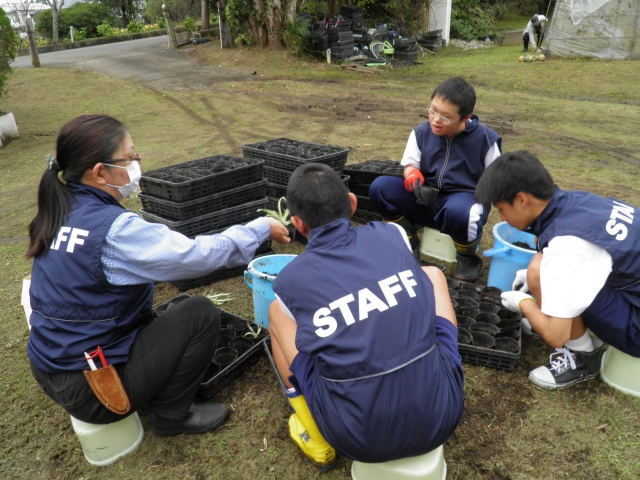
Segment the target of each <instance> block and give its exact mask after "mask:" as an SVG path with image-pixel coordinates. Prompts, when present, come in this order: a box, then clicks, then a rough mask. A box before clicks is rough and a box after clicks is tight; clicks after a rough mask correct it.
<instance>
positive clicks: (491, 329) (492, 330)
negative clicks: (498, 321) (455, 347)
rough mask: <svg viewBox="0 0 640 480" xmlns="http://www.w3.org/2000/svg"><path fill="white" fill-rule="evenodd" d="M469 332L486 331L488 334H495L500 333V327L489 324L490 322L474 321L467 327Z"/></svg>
mask: <svg viewBox="0 0 640 480" xmlns="http://www.w3.org/2000/svg"><path fill="white" fill-rule="evenodd" d="M469 330H471V333H478V332H480V333H487V334H489V335H492V336H493V335H495V334H496V333H500V329H499V328H498V327H496V326H495V325H491V324H490V323H484V322H478V321H476V323H474V324H473V325H471V326H470V327H469Z"/></svg>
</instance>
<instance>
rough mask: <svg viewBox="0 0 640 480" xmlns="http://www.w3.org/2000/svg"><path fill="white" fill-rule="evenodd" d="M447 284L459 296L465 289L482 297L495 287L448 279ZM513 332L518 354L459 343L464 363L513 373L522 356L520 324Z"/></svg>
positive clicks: (512, 315)
mask: <svg viewBox="0 0 640 480" xmlns="http://www.w3.org/2000/svg"><path fill="white" fill-rule="evenodd" d="M447 283H448V284H449V288H452V289H453V290H456V292H457V293H458V294H460V292H461V291H463V290H465V289H470V290H471V291H472V292H475V293H476V294H480V295H482V294H483V292H486V291H488V290H492V289H493V287H486V286H484V285H476V284H473V283H467V282H461V281H459V280H453V279H448V280H447ZM474 297H475V295H474ZM458 298H459V297H458ZM480 298H482V297H480ZM498 298H499V297H498ZM454 300H456V298H454ZM478 300H479V299H478ZM480 301H481V300H480ZM511 317H514V314H513V312H511V315H510V319H511ZM518 320H519V318H518ZM460 327H462V326H460ZM462 328H466V327H462ZM512 330H514V331H516V332H515V333H516V336H517V338H513V337H512V338H513V340H515V341H517V343H518V351H517V352H507V351H504V350H498V349H496V348H485V347H480V346H477V345H466V344H464V343H458V352H459V353H460V357H461V358H462V361H463V362H466V363H472V364H475V365H482V366H485V367H491V368H498V369H500V370H508V371H512V370H513V369H514V368H515V366H516V361H517V360H518V359H519V358H520V356H521V355H522V327H520V325H519V324H518V327H517V328H516V329H512ZM496 338H497V337H496Z"/></svg>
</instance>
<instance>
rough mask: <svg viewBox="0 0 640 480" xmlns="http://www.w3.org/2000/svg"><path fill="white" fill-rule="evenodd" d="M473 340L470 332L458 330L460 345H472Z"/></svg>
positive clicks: (462, 329)
mask: <svg viewBox="0 0 640 480" xmlns="http://www.w3.org/2000/svg"><path fill="white" fill-rule="evenodd" d="M472 340H473V337H472V335H471V332H470V331H469V330H466V329H464V328H458V343H461V344H462V345H471V342H472Z"/></svg>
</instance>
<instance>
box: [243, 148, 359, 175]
mask: <svg viewBox="0 0 640 480" xmlns="http://www.w3.org/2000/svg"><path fill="white" fill-rule="evenodd" d="M348 154H349V149H348V148H343V147H335V146H331V145H322V144H318V143H309V142H300V141H298V140H291V139H289V138H276V139H274V140H269V141H266V142H260V143H253V144H250V145H243V146H242V155H243V156H244V157H245V158H257V159H260V160H264V162H265V164H266V165H269V166H271V167H276V168H282V169H284V170H289V171H291V172H292V171H294V170H295V169H296V168H298V167H299V166H300V165H304V164H305V163H311V162H313V163H323V164H325V165H329V166H330V167H331V168H333V169H334V170H340V171H341V170H342V168H343V167H344V166H345V164H346V163H347V155H348ZM284 183H286V182H284Z"/></svg>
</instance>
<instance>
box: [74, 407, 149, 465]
mask: <svg viewBox="0 0 640 480" xmlns="http://www.w3.org/2000/svg"><path fill="white" fill-rule="evenodd" d="M71 425H72V426H73V430H74V431H75V432H76V435H77V436H78V440H80V444H81V445H82V450H83V451H84V457H85V458H86V459H87V462H89V463H91V464H93V465H97V466H99V467H105V466H107V465H111V464H112V463H113V462H115V461H116V460H118V459H119V458H122V457H124V456H125V455H128V454H129V453H131V452H133V451H134V450H135V449H136V448H138V447H139V446H140V444H141V443H142V439H143V437H144V429H143V428H142V423H140V417H139V416H138V412H135V413H134V414H133V415H129V416H128V417H127V418H125V419H123V420H120V421H118V422H115V423H109V424H107V425H95V424H93V423H86V422H82V421H80V420H78V419H77V418H74V417H71Z"/></svg>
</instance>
